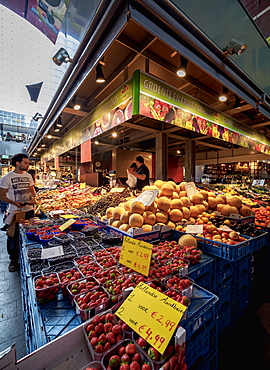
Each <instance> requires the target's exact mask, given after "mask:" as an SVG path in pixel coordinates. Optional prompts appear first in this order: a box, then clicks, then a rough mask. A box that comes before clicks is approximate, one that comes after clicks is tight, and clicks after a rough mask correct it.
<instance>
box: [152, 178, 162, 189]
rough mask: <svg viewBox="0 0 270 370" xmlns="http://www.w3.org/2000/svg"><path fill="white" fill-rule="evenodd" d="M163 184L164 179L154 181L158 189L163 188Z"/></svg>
mask: <svg viewBox="0 0 270 370" xmlns="http://www.w3.org/2000/svg"><path fill="white" fill-rule="evenodd" d="M162 185H163V181H162V180H156V181H155V182H154V186H156V187H157V188H158V189H161V186H162Z"/></svg>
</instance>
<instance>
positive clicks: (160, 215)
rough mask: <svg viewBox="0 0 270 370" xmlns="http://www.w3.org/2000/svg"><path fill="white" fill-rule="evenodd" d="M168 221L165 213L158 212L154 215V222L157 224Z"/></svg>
mask: <svg viewBox="0 0 270 370" xmlns="http://www.w3.org/2000/svg"><path fill="white" fill-rule="evenodd" d="M167 221H168V214H167V213H166V212H162V211H158V212H157V213H156V222H157V223H160V222H161V223H164V224H165V223H166V222H167Z"/></svg>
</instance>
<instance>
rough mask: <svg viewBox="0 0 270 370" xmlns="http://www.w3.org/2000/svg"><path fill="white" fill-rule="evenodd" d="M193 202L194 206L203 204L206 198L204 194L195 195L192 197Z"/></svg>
mask: <svg viewBox="0 0 270 370" xmlns="http://www.w3.org/2000/svg"><path fill="white" fill-rule="evenodd" d="M191 201H192V202H193V203H194V204H201V203H202V202H203V201H204V197H203V195H202V194H200V193H196V194H193V195H192V197H191Z"/></svg>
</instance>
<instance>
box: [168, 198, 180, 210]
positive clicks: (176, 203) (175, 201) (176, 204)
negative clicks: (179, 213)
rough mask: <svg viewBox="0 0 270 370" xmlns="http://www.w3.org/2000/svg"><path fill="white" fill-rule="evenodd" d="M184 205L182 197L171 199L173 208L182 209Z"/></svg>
mask: <svg viewBox="0 0 270 370" xmlns="http://www.w3.org/2000/svg"><path fill="white" fill-rule="evenodd" d="M182 206H183V204H182V201H181V199H172V200H171V205H170V208H171V209H175V208H177V209H182Z"/></svg>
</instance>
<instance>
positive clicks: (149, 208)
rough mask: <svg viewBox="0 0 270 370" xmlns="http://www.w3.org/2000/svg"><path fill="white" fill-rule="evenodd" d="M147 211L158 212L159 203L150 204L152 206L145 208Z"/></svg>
mask: <svg viewBox="0 0 270 370" xmlns="http://www.w3.org/2000/svg"><path fill="white" fill-rule="evenodd" d="M145 210H146V211H150V212H153V213H156V211H157V203H156V202H155V201H154V202H153V203H152V204H150V206H146V207H145Z"/></svg>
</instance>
